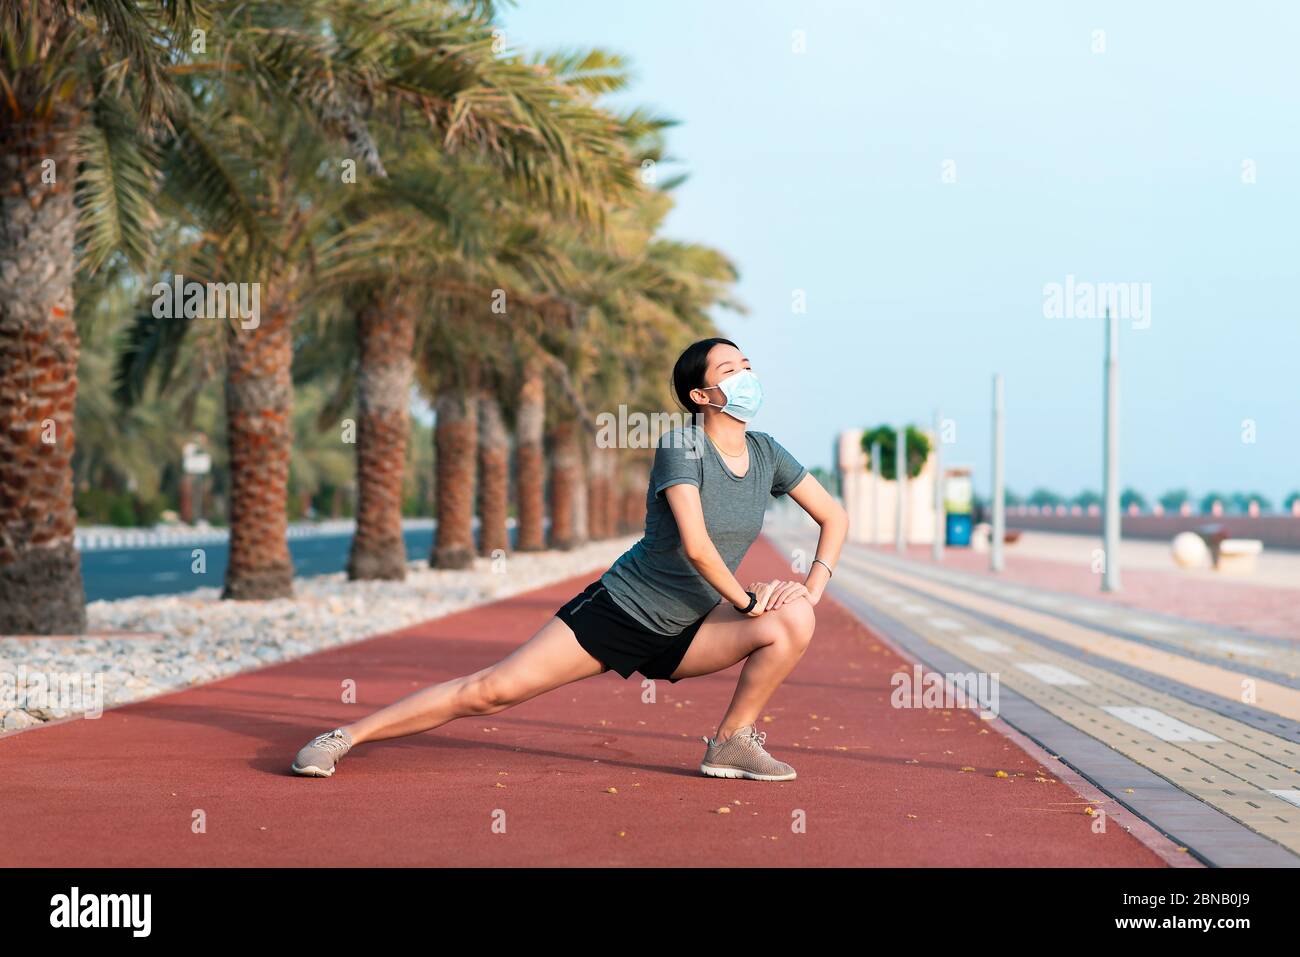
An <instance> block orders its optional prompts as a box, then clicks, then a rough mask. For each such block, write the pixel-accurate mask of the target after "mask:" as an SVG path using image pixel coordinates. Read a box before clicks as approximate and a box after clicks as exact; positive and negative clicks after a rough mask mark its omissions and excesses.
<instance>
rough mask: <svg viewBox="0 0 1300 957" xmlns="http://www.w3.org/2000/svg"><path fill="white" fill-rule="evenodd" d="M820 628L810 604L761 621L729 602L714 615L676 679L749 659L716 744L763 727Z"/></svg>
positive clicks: (802, 601)
mask: <svg viewBox="0 0 1300 957" xmlns="http://www.w3.org/2000/svg"><path fill="white" fill-rule="evenodd" d="M816 624H817V618H816V615H815V614H814V613H813V606H812V602H810V601H808V599H806V598H796V599H795V600H794V601H792V602H789V603H788V604H785V605H782V606H781V607H780V608H778V609H777V610H776V611H769V612H766V613H764V614H762V615H759V616H758V617H757V618H750V617H748V616H746V615H742V614H740V613H739V612H738V611H736V610H735V609H734V608H732V607H731V606H730V605H729V604H727V603H726V602H723V603H721V604H720V605H719V606H718V607H717V608H715V609H714V610H713V611H712V612H710V613H709V616H708V618H706V619H705V620H704V624H703V625H701V626H700V630H699V631H698V632H696V633H695V639H694V640H693V641H692V642H691V646H690V648H688V649H687V650H686V655H685V657H683V658H682V660H681V663H680V664H678V666H677V669H676V670H675V671H674V672H673V674H672V676H673V677H674V678H694V677H698V676H700V675H708V674H713V673H714V672H716V671H723V670H725V669H727V668H730V667H731V666H732V665H734V664H735V663H736V662H737V661H740V660H741V659H748V660H746V661H745V667H744V668H742V669H741V671H740V680H739V681H738V682H737V683H736V691H735V693H734V694H733V695H732V696H731V704H730V705H729V706H728V707H727V711H726V713H725V714H724V715H723V716H722V721H721V722H720V723H719V724H718V730H717V733H716V734H715V735H714V737H715V738H716V740H718V741H725V740H727V738H729V737H731V735H732V734H733V733H735V732H736V731H738V730H739V729H740V728H743V727H745V726H746V725H750V724H757V723H758V720H759V717H760V716H761V715H762V713H763V708H764V707H766V705H767V702H768V699H770V698H771V697H772V694H773V693H774V692H775V691H776V689H777V688H779V687H780V686H781V682H782V681H784V680H785V679H786V676H787V675H789V674H790V672H791V671H793V670H794V666H795V665H796V664H798V663H799V659H800V658H802V657H803V653H804V652H805V651H806V650H807V649H808V643H809V642H810V641H812V635H813V629H814V628H815V627H816Z"/></svg>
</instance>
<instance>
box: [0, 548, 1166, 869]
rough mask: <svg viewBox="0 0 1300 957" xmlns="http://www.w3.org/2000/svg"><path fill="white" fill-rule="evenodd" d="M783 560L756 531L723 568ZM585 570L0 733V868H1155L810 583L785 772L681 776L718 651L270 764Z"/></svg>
mask: <svg viewBox="0 0 1300 957" xmlns="http://www.w3.org/2000/svg"><path fill="white" fill-rule="evenodd" d="M788 576H789V566H788V563H787V562H785V561H784V560H783V559H782V557H781V556H780V555H779V554H778V552H777V551H776V550H775V549H773V548H772V547H771V545H769V544H768V543H767V542H766V541H763V542H760V543H759V544H758V545H756V546H755V547H754V549H753V550H752V551H751V554H750V556H749V558H748V559H747V560H746V561H745V563H744V566H743V568H742V569H741V578H742V580H746V581H748V580H753V579H761V578H765V577H766V578H769V579H770V578H773V577H782V578H785V577H788ZM592 577H594V574H593V575H589V576H583V577H580V578H574V579H570V580H568V581H566V582H561V583H558V584H555V585H552V586H549V587H546V588H543V589H539V590H537V591H534V592H530V593H528V594H524V595H519V596H515V597H513V598H509V599H506V600H504V601H500V602H496V603H494V604H490V605H484V606H480V607H477V608H473V609H468V610H466V611H463V612H459V613H456V614H453V615H448V616H446V617H444V618H440V619H437V620H434V621H430V622H425V623H422V624H419V625H415V626H412V627H410V628H406V629H403V630H401V631H399V632H395V633H393V634H389V635H382V636H379V637H376V638H372V639H369V640H367V641H364V642H359V643H356V644H352V645H347V646H343V647H339V648H333V649H329V650H326V651H322V652H319V653H316V654H313V655H309V656H307V657H305V658H300V659H297V660H295V661H291V662H285V663H282V664H279V665H274V666H271V667H268V668H263V669H260V670H258V671H255V672H251V673H248V674H243V675H237V676H234V677H231V678H228V679H225V680H222V681H218V682H214V683H212V684H208V685H203V686H198V687H194V688H189V689H186V690H183V691H179V692H175V693H171V694H165V695H161V696H159V697H156V698H153V699H150V700H148V701H142V702H137V703H134V704H130V705H126V706H123V707H120V708H116V709H113V710H111V711H108V712H106V713H105V714H104V716H103V717H102V718H100V719H99V720H96V721H71V722H66V723H61V724H59V725H56V726H54V727H47V728H42V729H40V731H39V733H27V734H22V735H20V736H16V737H13V738H9V737H3V738H0V806H2V807H4V808H5V812H4V814H3V815H0V864H3V865H6V866H141V865H162V866H195V867H197V866H237V865H251V866H313V865H331V866H346V865H381V866H382V865H394V866H410V865H449V864H450V865H466V864H469V865H476V866H529V865H557V864H558V865H606V866H609V865H612V866H620V865H640V866H683V865H685V866H689V865H695V864H700V865H708V866H716V865H719V864H722V865H736V866H759V865H773V866H781V865H798V866H810V865H812V866H822V865H830V866H857V865H889V866H908V865H952V866H1107V867H1131V866H1148V867H1158V866H1161V863H1162V862H1161V860H1160V858H1159V857H1157V856H1156V855H1155V854H1153V853H1152V852H1151V851H1150V850H1149V849H1148V848H1146V847H1145V846H1143V845H1142V844H1141V843H1140V842H1139V841H1137V840H1135V839H1134V838H1133V837H1132V836H1131V835H1129V834H1128V833H1126V832H1124V831H1123V830H1122V829H1120V828H1111V829H1109V830H1108V832H1107V833H1105V834H1100V835H1099V834H1093V833H1092V831H1091V828H1090V824H1091V818H1089V817H1088V816H1086V815H1085V814H1084V813H1082V810H1081V808H1080V802H1081V798H1080V796H1079V795H1078V794H1077V793H1076V792H1075V791H1074V790H1073V789H1071V788H1069V787H1067V786H1066V785H1065V784H1064V783H1061V779H1060V778H1057V779H1056V780H1057V782H1058V783H1054V784H1051V783H1036V782H1035V781H1034V772H1035V771H1037V770H1038V769H1039V768H1040V767H1041V765H1040V761H1039V759H1038V758H1036V757H1034V756H1032V755H1029V754H1027V753H1026V752H1025V751H1024V750H1023V749H1021V748H1020V747H1017V746H1016V745H1015V744H1013V743H1012V742H1011V741H1009V740H1008V739H1007V738H1006V737H1004V736H1003V735H1000V734H997V733H993V732H989V733H984V734H981V733H980V732H981V731H988V729H987V728H984V727H983V724H984V723H983V722H981V721H980V720H979V718H978V717H977V716H975V715H973V714H971V713H970V712H967V711H962V710H955V709H954V710H949V711H947V712H944V711H940V710H911V709H896V708H892V707H891V706H890V703H889V701H890V694H891V691H892V689H891V686H890V677H891V675H892V674H893V673H894V672H895V671H896V670H898V669H899V668H900V667H903V666H904V662H903V660H902V659H901V658H900V657H899V656H898V655H897V654H895V653H893V652H892V651H890V650H889V649H888V648H887V647H886V646H885V645H884V644H883V643H882V642H881V641H879V640H878V639H877V638H876V637H875V636H874V635H873V634H872V633H871V632H869V631H868V630H867V629H866V628H865V627H864V626H862V625H861V624H860V623H859V622H858V621H857V620H856V619H855V618H854V617H853V616H852V615H851V614H850V613H849V612H848V611H847V610H845V609H844V608H842V607H840V606H839V605H837V604H836V603H835V602H833V601H832V600H831V599H829V598H827V599H825V600H823V601H822V603H821V604H820V605H819V606H818V608H817V619H818V625H817V634H816V636H815V637H814V639H813V643H812V646H811V647H810V648H809V650H808V652H807V653H806V654H805V656H804V658H803V660H802V661H801V662H800V663H799V665H798V667H797V668H796V669H795V672H794V673H793V674H792V675H791V676H790V678H789V679H788V680H787V681H786V683H785V685H784V686H782V688H781V689H779V690H778V691H777V693H776V695H775V697H774V698H773V700H772V701H771V702H770V703H769V706H768V708H767V709H766V710H765V712H764V714H765V716H767V717H770V719H771V720H768V721H762V720H761V721H760V723H759V727H760V728H761V729H762V730H764V731H766V732H767V733H768V738H767V742H768V749H769V750H770V751H771V752H772V753H773V754H774V755H775V756H776V757H778V758H780V759H782V760H786V761H789V762H790V763H791V764H793V765H794V766H795V768H796V769H797V770H798V772H799V777H798V779H797V780H794V781H789V782H782V783H776V784H773V783H762V782H754V781H730V780H722V779H715V778H706V777H704V776H702V775H701V774H700V773H699V762H700V759H701V758H702V757H703V753H704V743H703V742H702V741H701V740H700V738H701V736H703V735H705V734H711V733H712V732H713V731H714V729H715V727H716V723H717V721H718V719H719V718H720V717H721V714H722V712H723V710H724V708H725V707H726V705H727V702H728V701H729V700H730V698H731V695H732V692H733V691H734V688H735V682H736V678H737V676H738V674H739V671H740V666H739V665H737V666H734V667H732V668H731V669H728V670H727V671H726V672H724V673H722V674H719V675H710V676H708V677H705V678H699V679H692V680H689V681H682V682H679V683H678V684H676V685H670V684H669V683H668V682H659V683H657V685H656V687H655V692H656V695H657V701H656V703H654V704H647V703H643V702H642V693H643V692H642V688H641V684H640V678H639V676H636V677H634V678H633V679H632V680H629V681H624V680H623V679H621V678H619V677H618V676H617V675H615V674H613V673H607V674H605V675H602V676H600V677H597V678H591V679H588V680H586V681H581V682H577V683H575V684H572V685H568V686H566V687H564V688H561V689H558V690H556V691H554V692H551V693H549V694H546V695H542V696H540V697H538V698H534V699H533V700H531V701H528V702H526V703H524V704H523V705H521V706H519V707H517V708H512V709H510V710H509V711H505V712H501V713H498V714H495V715H491V716H488V717H484V718H471V719H462V720H459V721H454V722H452V723H451V724H449V725H445V726H444V727H442V728H439V729H437V730H435V731H433V732H430V733H428V734H423V735H417V736H414V737H409V738H400V739H395V740H391V741H383V742H376V743H372V744H368V745H362V746H360V747H358V748H357V749H356V750H354V751H353V752H352V753H350V754H349V755H347V757H345V758H344V759H343V761H342V763H341V764H340V766H339V770H338V772H337V773H336V774H335V776H334V777H332V778H326V779H309V778H298V777H295V776H293V775H291V774H289V772H288V765H289V762H290V760H291V759H292V757H293V755H294V753H295V752H296V751H297V749H298V748H299V747H301V746H302V745H303V744H304V743H306V741H307V740H308V739H309V738H310V737H311V736H312V735H314V734H317V733H319V732H321V731H325V730H328V729H330V728H332V727H336V726H338V725H339V724H341V723H345V722H346V721H348V720H351V719H352V718H354V717H355V716H357V715H359V714H361V713H364V712H366V711H369V710H371V709H373V708H376V707H379V706H382V705H384V704H387V703H389V702H391V701H393V700H395V699H396V698H398V697H401V696H403V695H405V694H407V693H409V692H410V691H411V690H412V689H413V688H415V687H417V686H424V685H427V684H431V683H434V682H437V681H441V680H446V679H448V678H452V677H456V676H459V675H464V674H468V673H470V672H473V671H476V670H478V669H480V668H483V667H485V666H487V665H489V664H491V663H493V662H495V661H497V660H499V659H500V658H501V657H503V656H504V655H506V654H508V653H509V652H510V651H511V650H512V649H513V648H515V647H517V646H518V644H520V643H521V642H522V641H524V640H525V639H527V638H528V636H529V635H531V634H532V633H533V632H534V631H535V630H536V629H537V628H538V627H540V626H541V625H543V624H544V623H545V622H546V621H547V620H548V619H549V618H550V616H551V615H552V614H553V612H554V611H555V609H556V608H558V607H559V606H560V604H561V603H563V602H564V601H566V600H567V599H569V598H570V597H572V595H573V594H575V593H576V592H577V591H578V590H579V589H580V588H581V587H582V586H583V585H585V584H586V583H587V582H588V581H590V580H591V578H592ZM347 679H353V680H355V681H356V683H357V695H358V701H359V703H358V704H356V705H347V704H343V703H342V702H341V697H342V688H343V682H344V681H345V680H347ZM814 716H815V717H814ZM963 767H973V768H975V769H976V771H975V772H974V773H964V772H963V771H962V768H963ZM997 771H1005V772H1006V773H1007V774H1008V775H1009V777H1006V778H998V777H995V774H996V772H997ZM1021 775H1023V776H1021ZM611 788H613V789H614V791H613V792H611V791H610V789H611ZM722 807H727V808H729V809H730V813H728V814H720V813H718V811H719V809H720V808H722ZM200 811H201V812H202V819H203V820H204V822H205V827H206V830H205V833H198V834H196V833H194V832H193V830H192V824H193V822H194V821H195V820H196V819H197V818H198V814H197V813H196V812H200ZM502 813H504V820H505V823H506V832H505V833H504V834H501V833H494V831H493V827H492V825H493V821H494V818H495V819H498V820H499V819H500V816H501V814H502ZM801 819H802V820H806V832H805V833H795V832H794V831H793V829H792V823H793V822H797V821H799V820H801Z"/></svg>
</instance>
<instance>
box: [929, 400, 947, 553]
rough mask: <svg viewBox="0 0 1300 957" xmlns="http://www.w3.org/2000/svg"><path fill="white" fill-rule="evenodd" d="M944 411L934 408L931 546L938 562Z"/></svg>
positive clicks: (941, 500)
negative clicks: (932, 524)
mask: <svg viewBox="0 0 1300 957" xmlns="http://www.w3.org/2000/svg"><path fill="white" fill-rule="evenodd" d="M944 532H945V529H944V515H943V413H942V412H940V411H939V410H938V409H935V410H934V544H933V545H931V547H930V557H931V558H933V559H934V560H935V561H936V562H941V561H943V537H944Z"/></svg>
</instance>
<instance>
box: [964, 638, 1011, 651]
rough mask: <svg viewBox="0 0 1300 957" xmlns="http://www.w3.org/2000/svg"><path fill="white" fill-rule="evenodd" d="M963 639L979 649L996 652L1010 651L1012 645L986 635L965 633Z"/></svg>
mask: <svg viewBox="0 0 1300 957" xmlns="http://www.w3.org/2000/svg"><path fill="white" fill-rule="evenodd" d="M962 641H964V642H966V644H968V645H970V646H971V647H972V648H974V649H976V650H977V651H991V652H994V653H998V652H1004V651H1010V650H1011V649H1010V647H1008V646H1007V645H1004V644H1003V643H1002V642H1000V641H998V640H997V639H996V638H988V637H986V636H984V635H965V636H963V638H962Z"/></svg>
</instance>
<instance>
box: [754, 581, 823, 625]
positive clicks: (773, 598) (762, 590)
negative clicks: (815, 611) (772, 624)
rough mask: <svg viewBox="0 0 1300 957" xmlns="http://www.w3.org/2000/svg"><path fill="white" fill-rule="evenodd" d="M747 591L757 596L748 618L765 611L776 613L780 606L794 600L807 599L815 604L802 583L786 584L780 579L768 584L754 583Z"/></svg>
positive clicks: (786, 582)
mask: <svg viewBox="0 0 1300 957" xmlns="http://www.w3.org/2000/svg"><path fill="white" fill-rule="evenodd" d="M749 590H750V591H752V592H753V593H754V594H755V595H757V596H758V601H757V602H755V603H754V610H753V611H751V612H750V613H749V614H750V617H757V616H758V615H761V614H763V612H766V611H776V609H778V608H780V607H781V606H782V605H784V604H787V603H788V602H792V601H794V600H795V599H796V598H807V599H808V600H809V601H810V602H813V604H816V602H815V601H813V597H812V595H811V594H810V593H809V591H808V589H807V588H805V587H804V586H803V583H802V582H788V581H781V580H780V579H777V580H776V581H770V582H754V583H753V584H752V585H750V586H749Z"/></svg>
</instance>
